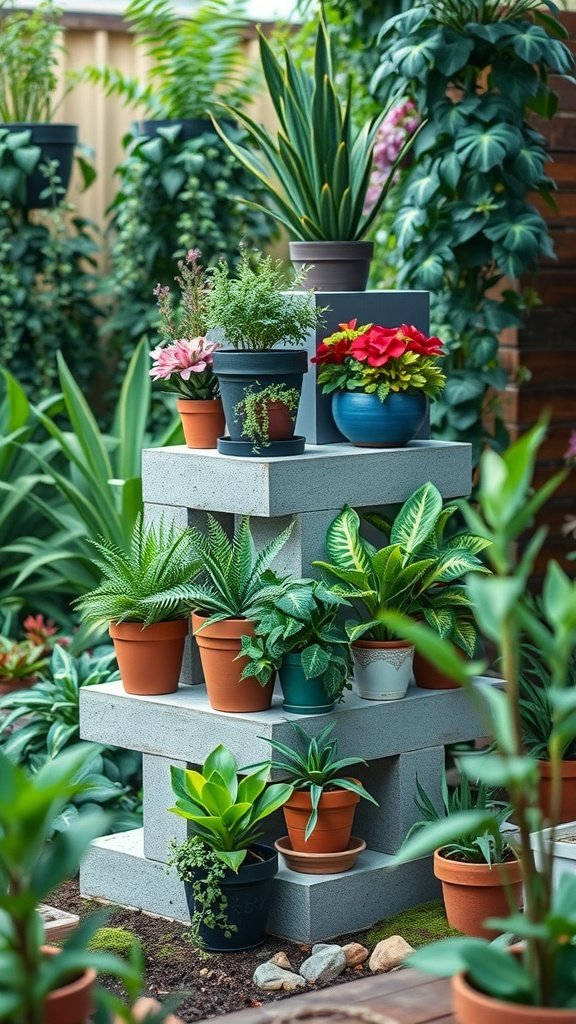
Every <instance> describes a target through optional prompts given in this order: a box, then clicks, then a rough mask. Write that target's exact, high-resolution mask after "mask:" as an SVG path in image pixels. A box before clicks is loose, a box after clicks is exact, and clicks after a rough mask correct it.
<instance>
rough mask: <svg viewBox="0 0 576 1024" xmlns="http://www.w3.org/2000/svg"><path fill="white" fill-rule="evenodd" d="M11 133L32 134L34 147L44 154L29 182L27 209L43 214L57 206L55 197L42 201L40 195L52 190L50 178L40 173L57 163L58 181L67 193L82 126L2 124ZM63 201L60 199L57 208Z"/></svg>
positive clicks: (22, 122) (31, 140) (24, 123)
mask: <svg viewBox="0 0 576 1024" xmlns="http://www.w3.org/2000/svg"><path fill="white" fill-rule="evenodd" d="M2 128H7V129H8V131H9V132H14V133H15V132H24V131H29V132H30V145H31V146H39V148H40V149H41V151H42V153H41V156H40V159H39V161H38V163H37V164H36V168H35V170H33V171H32V174H31V175H30V176H29V178H28V182H27V189H26V209H28V210H41V209H46V208H47V207H50V206H52V205H53V204H54V199H53V197H52V196H46V197H45V198H43V199H41V198H40V193H41V192H44V190H45V189H46V188H47V186H48V180H47V178H46V177H45V176H44V175H43V174H42V172H41V171H40V165H41V164H44V163H47V162H48V161H49V160H57V161H58V164H59V167H58V177H59V178H60V181H61V184H62V188H64V189H67V188H68V185H69V184H70V177H71V175H72V162H73V160H74V149H75V147H76V144H77V142H78V126H77V125H75V124H43V123H34V122H30V123H26V122H25V121H21V122H17V121H14V122H12V123H11V124H2ZM61 199H62V197H61V196H57V197H56V204H58V203H59V202H60V201H61Z"/></svg>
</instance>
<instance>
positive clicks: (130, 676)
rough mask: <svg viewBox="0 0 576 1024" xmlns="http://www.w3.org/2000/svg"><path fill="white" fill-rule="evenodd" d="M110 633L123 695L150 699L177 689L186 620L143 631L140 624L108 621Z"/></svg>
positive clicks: (156, 623) (173, 621)
mask: <svg viewBox="0 0 576 1024" xmlns="http://www.w3.org/2000/svg"><path fill="white" fill-rule="evenodd" d="M109 632H110V636H111V637H112V639H113V641H114V649H115V651H116V658H117V659H118V668H119V670H120V676H121V678H122V685H123V686H124V689H125V690H126V693H133V694H135V695H139V696H142V697H145V696H148V697H150V696H159V695H160V694H162V693H174V691H175V690H177V689H178V680H179V679H180V670H181V668H182V657H183V655H184V644H185V642H186V637H187V636H188V621H187V619H174V620H172V621H170V622H155V623H154V624H153V625H152V626H144V628H142V623H141V622H111V623H110V629H109Z"/></svg>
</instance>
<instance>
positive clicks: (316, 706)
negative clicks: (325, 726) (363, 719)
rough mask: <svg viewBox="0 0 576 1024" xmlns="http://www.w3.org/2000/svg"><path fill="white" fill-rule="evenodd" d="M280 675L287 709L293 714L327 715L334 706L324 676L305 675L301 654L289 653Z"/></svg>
mask: <svg viewBox="0 0 576 1024" xmlns="http://www.w3.org/2000/svg"><path fill="white" fill-rule="evenodd" d="M278 675H279V676H280V683H281V685H282V693H283V694H284V704H283V707H284V710H285V711H289V712H290V713H291V714H293V715H326V714H328V713H329V712H330V711H332V709H333V708H334V701H333V700H330V698H329V697H328V694H327V693H326V690H325V688H324V683H323V682H322V677H321V676H317V677H316V678H315V679H307V678H306V676H305V675H304V669H303V668H302V660H301V657H300V655H299V654H287V655H286V656H285V657H284V660H283V662H282V665H281V666H280V669H279V671H278Z"/></svg>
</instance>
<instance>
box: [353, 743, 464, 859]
mask: <svg viewBox="0 0 576 1024" xmlns="http://www.w3.org/2000/svg"><path fill="white" fill-rule="evenodd" d="M443 767H444V747H430V748H429V749H428V750H408V751H406V752H405V753H403V754H399V755H398V756H397V757H386V758H382V759H381V760H379V761H371V762H370V766H369V767H368V768H365V767H363V766H360V767H359V768H357V769H356V768H355V769H354V775H355V776H357V777H358V778H359V779H360V781H361V782H362V783H363V785H364V786H365V787H366V789H367V790H368V792H369V793H370V794H371V795H372V796H373V797H374V798H375V799H376V800H377V801H378V803H379V805H380V808H379V810H377V809H376V808H375V807H374V805H373V804H371V803H369V801H368V800H361V801H360V803H359V804H358V807H357V808H356V817H355V819H354V833H355V835H358V836H362V838H363V839H365V840H366V842H367V844H368V846H369V847H370V849H371V850H378V851H379V852H381V853H390V854H394V853H397V852H398V850H399V849H400V847H401V846H402V843H403V842H404V839H405V838H406V833H407V832H408V829H409V828H410V826H411V825H413V824H414V822H415V821H419V820H420V819H421V817H422V815H421V814H420V813H419V811H418V809H417V807H416V804H415V803H414V797H415V796H416V777H418V780H419V781H420V783H421V784H422V785H423V786H424V788H425V789H426V792H427V793H428V794H429V796H430V798H431V800H432V801H433V803H435V804H436V805H437V806H438V807H440V804H441V800H440V780H441V778H442V769H443Z"/></svg>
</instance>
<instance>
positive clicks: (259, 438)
mask: <svg viewBox="0 0 576 1024" xmlns="http://www.w3.org/2000/svg"><path fill="white" fill-rule="evenodd" d="M272 402H276V403H279V404H282V405H283V406H284V407H285V408H286V409H287V411H288V412H289V413H291V414H293V416H294V417H295V416H296V413H297V411H298V405H299V403H300V392H299V391H298V389H297V388H289V387H287V386H286V384H269V385H268V387H265V388H256V387H253V388H250V389H248V390H247V391H245V393H244V398H243V399H242V400H241V401H240V402H237V403H236V405H235V406H234V419H235V420H242V433H243V434H245V435H246V436H247V437H249V438H250V440H251V441H252V442H253V444H252V451H253V452H255V453H256V454H257V453H258V452H259V451H260V448H261V447H262V448H266V447H268V445H269V444H270V408H269V406H270V403H272Z"/></svg>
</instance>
